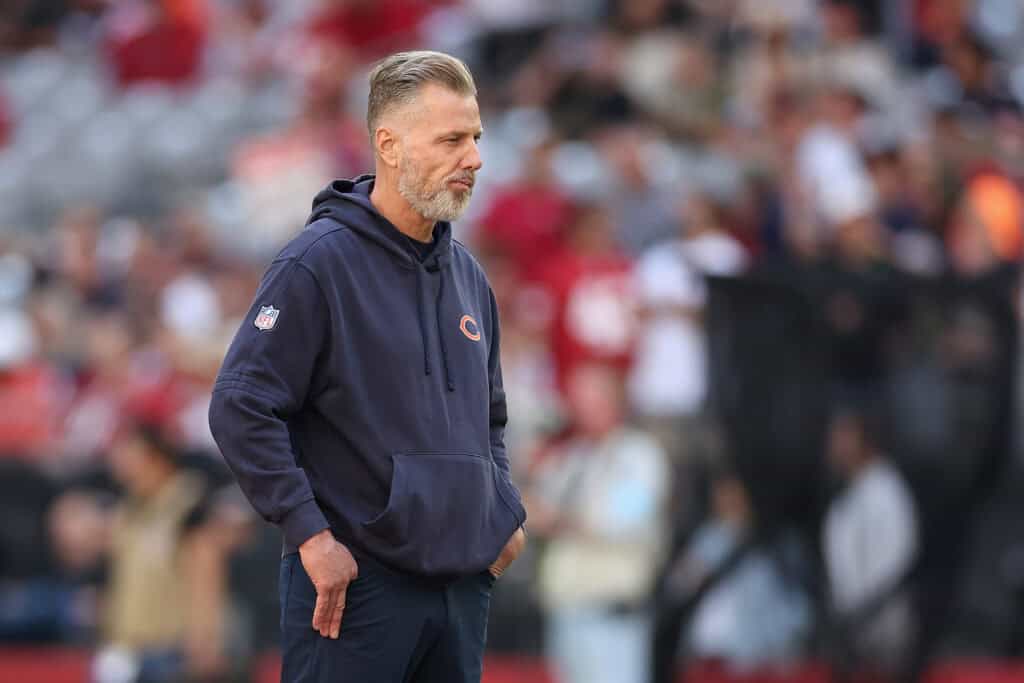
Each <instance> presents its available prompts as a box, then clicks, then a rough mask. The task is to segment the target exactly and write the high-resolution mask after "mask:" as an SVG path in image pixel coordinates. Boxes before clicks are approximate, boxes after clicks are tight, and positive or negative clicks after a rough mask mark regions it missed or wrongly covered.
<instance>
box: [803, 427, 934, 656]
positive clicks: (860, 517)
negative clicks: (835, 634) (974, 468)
mask: <svg viewBox="0 0 1024 683" xmlns="http://www.w3.org/2000/svg"><path fill="white" fill-rule="evenodd" d="M876 439H877V437H876V436H875V434H874V433H873V432H872V430H871V428H870V427H869V426H868V419H867V417H866V416H865V414H864V413H862V412H859V411H857V410H850V409H842V410H840V411H838V412H837V413H836V414H835V415H834V416H833V418H832V421H831V424H830V426H829V433H828V458H829V463H830V464H831V465H832V467H833V468H834V470H835V471H836V473H837V474H838V475H839V476H840V478H841V479H842V481H843V484H844V487H843V490H842V492H841V493H840V494H839V495H838V496H837V497H836V498H835V499H833V500H832V502H831V503H830V505H829V509H828V514H827V517H826V520H825V527H824V531H823V537H822V547H823V550H824V553H825V564H826V568H827V570H828V579H829V600H830V605H831V608H832V609H833V610H834V613H835V617H836V618H837V619H838V620H839V623H840V625H841V631H840V633H841V635H840V636H839V637H840V638H842V639H843V641H844V643H845V646H846V647H848V648H849V649H850V650H851V651H852V654H853V656H854V657H855V658H856V660H857V661H858V662H859V663H860V664H861V665H865V666H869V667H878V668H880V669H881V670H882V671H883V672H888V673H892V672H894V671H898V670H899V668H900V667H901V666H903V665H906V663H907V661H906V658H907V657H908V656H909V653H910V648H911V646H912V643H913V640H914V634H915V629H916V624H915V623H914V613H913V609H912V606H911V603H910V599H909V595H908V594H907V591H906V589H905V580H906V578H907V576H908V575H909V572H910V571H911V569H912V567H913V564H914V560H915V558H916V555H917V545H918V530H917V520H916V512H915V503H914V499H913V497H912V495H911V493H910V490H909V489H908V488H907V485H906V483H905V482H904V480H903V477H902V476H901V475H900V473H899V471H898V470H896V468H895V467H893V466H892V464H890V463H889V461H888V460H887V459H886V457H885V456H884V455H883V454H882V453H881V452H880V450H879V446H878V443H877V440H876Z"/></svg>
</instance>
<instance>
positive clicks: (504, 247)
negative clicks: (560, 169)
mask: <svg viewBox="0 0 1024 683" xmlns="http://www.w3.org/2000/svg"><path fill="white" fill-rule="evenodd" d="M556 142H557V141H556V140H554V139H552V140H549V141H547V142H544V143H542V144H540V145H538V146H537V147H535V148H534V149H533V150H531V152H530V156H529V158H528V159H527V160H526V163H525V165H524V166H525V168H526V171H527V175H525V177H523V178H522V179H521V180H519V181H518V182H515V183H512V184H510V185H506V186H505V187H502V188H499V189H498V190H497V191H496V192H495V194H494V197H493V199H492V200H491V202H490V204H489V206H488V208H487V209H486V211H485V212H484V216H483V218H482V219H481V220H480V221H479V229H478V230H479V232H478V233H477V240H478V241H479V243H480V246H481V247H482V248H484V249H488V250H493V251H496V252H501V253H503V254H506V255H508V256H509V258H510V259H511V260H512V263H513V266H514V267H515V270H516V272H517V274H518V276H519V277H520V278H521V279H523V280H527V281H530V280H535V279H536V278H537V277H538V276H539V274H540V273H541V272H542V271H543V270H544V267H545V264H546V263H547V259H548V258H550V257H551V256H552V255H554V254H556V253H558V252H560V251H561V250H562V248H563V244H562V237H563V235H562V233H563V231H564V229H565V226H566V225H567V224H568V223H569V222H570V221H571V220H572V217H573V203H572V200H571V199H570V198H569V197H568V196H566V194H565V193H564V192H563V191H562V190H561V189H560V188H559V187H558V185H557V183H556V182H555V181H554V174H553V173H552V170H551V153H552V152H553V151H554V148H555V144H556Z"/></svg>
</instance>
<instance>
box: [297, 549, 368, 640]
mask: <svg viewBox="0 0 1024 683" xmlns="http://www.w3.org/2000/svg"><path fill="white" fill-rule="evenodd" d="M299 557H300V558H301V559H302V566H303V567H305V568H306V573H307V574H308V575H309V578H310V580H311V581H312V582H313V587H314V588H316V607H315V608H314V609H313V629H314V630H316V631H319V632H320V635H322V636H324V637H325V638H335V639H336V638H337V637H338V634H339V633H340V632H341V614H342V612H344V611H345V591H347V590H348V584H349V583H351V582H352V581H354V580H355V578H356V576H358V575H359V567H358V566H357V565H356V561H355V558H354V557H352V553H350V552H349V551H348V548H346V547H345V546H343V545H342V544H341V543H338V542H337V541H336V540H334V536H332V535H331V532H330V530H328V529H324V530H323V531H321V532H320V533H318V534H317V535H316V536H313V537H311V538H309V539H307V540H306V542H305V543H303V544H302V545H300V546H299Z"/></svg>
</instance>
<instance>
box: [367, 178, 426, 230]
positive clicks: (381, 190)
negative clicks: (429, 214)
mask: <svg viewBox="0 0 1024 683" xmlns="http://www.w3.org/2000/svg"><path fill="white" fill-rule="evenodd" d="M379 179H380V177H379V176H378V181H379ZM370 203H371V204H373V206H374V208H375V209H377V211H378V212H379V213H380V215H381V216H384V218H387V219H388V220H389V221H391V224H392V225H394V226H395V227H396V228H398V230H399V231H400V232H402V233H404V234H406V235H408V236H409V237H411V238H412V239H414V240H418V241H420V242H429V241H431V239H433V236H434V221H431V220H427V219H426V218H424V217H423V216H421V215H420V214H418V213H417V212H416V211H415V209H413V208H412V207H411V206H409V202H407V201H406V200H405V197H403V196H402V195H400V194H399V193H398V189H397V188H395V187H394V186H393V185H392V184H391V183H381V182H375V183H374V184H373V191H372V192H370Z"/></svg>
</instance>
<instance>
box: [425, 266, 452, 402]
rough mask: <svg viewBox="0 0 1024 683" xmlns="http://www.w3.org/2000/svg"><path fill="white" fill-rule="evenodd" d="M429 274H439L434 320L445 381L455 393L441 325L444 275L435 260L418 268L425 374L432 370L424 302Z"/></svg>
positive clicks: (449, 389)
mask: <svg viewBox="0 0 1024 683" xmlns="http://www.w3.org/2000/svg"><path fill="white" fill-rule="evenodd" d="M427 273H439V274H440V281H439V282H438V285H437V299H436V300H435V302H434V306H435V310H434V320H435V321H436V323H437V340H438V342H439V343H440V345H441V349H440V351H441V364H442V366H443V367H444V381H445V386H446V387H447V388H448V391H455V380H453V379H452V372H451V366H450V364H449V363H448V345H447V344H445V342H444V328H443V326H442V325H441V308H442V306H441V304H442V300H443V299H444V273H441V266H440V264H439V263H438V262H437V259H434V261H433V263H431V264H430V265H425V264H421V265H420V266H418V267H417V268H416V298H417V305H418V308H419V314H420V336H421V337H422V338H423V374H425V375H429V374H430V372H431V368H430V342H429V338H428V337H427V310H426V306H425V305H424V302H423V297H424V292H425V291H426V290H425V288H424V285H423V278H424V277H426V275H427Z"/></svg>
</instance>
